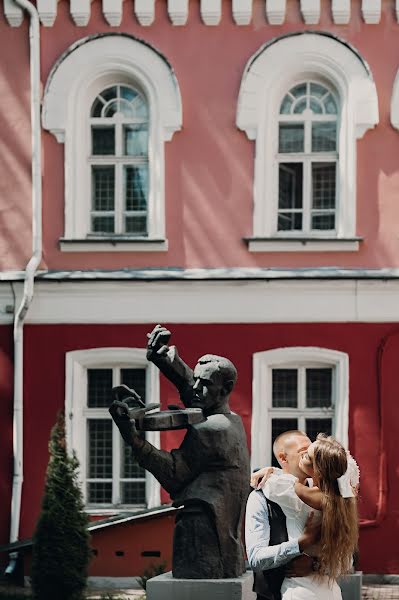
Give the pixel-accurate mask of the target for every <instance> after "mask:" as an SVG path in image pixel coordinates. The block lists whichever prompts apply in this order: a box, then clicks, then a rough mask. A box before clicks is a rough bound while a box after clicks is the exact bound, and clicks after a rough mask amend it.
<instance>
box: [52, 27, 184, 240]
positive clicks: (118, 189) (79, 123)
mask: <svg viewBox="0 0 399 600" xmlns="http://www.w3.org/2000/svg"><path fill="white" fill-rule="evenodd" d="M42 118H43V127H44V128H45V129H47V130H49V131H51V133H53V134H54V136H55V137H56V139H57V141H58V142H60V143H62V144H65V231H64V236H63V238H62V239H61V240H60V247H61V250H64V251H72V252H76V251H79V252H87V251H106V252H113V251H117V252H120V251H121V250H122V251H123V250H127V251H131V250H135V251H162V250H166V249H167V240H166V239H165V174H164V144H165V142H166V141H169V140H171V139H172V137H173V134H174V132H175V131H177V130H179V129H181V126H182V106H181V98H180V90H179V86H178V83H177V80H176V77H175V75H174V73H173V70H172V68H171V66H170V65H169V63H168V61H167V60H166V59H165V57H163V56H162V55H161V54H160V53H159V52H158V51H156V50H154V49H153V48H151V47H150V46H149V45H148V44H144V43H142V42H140V41H138V40H136V39H134V38H133V37H131V36H128V35H126V34H103V35H97V36H93V37H89V38H84V39H82V40H79V41H78V42H76V43H75V44H74V45H73V46H71V47H70V48H69V49H68V50H67V51H66V52H65V53H64V55H63V56H62V57H61V58H60V60H59V61H58V62H57V63H56V65H55V66H54V67H53V70H52V71H51V73H50V75H49V77H48V80H47V84H46V88H45V92H44V98H43V116H42Z"/></svg>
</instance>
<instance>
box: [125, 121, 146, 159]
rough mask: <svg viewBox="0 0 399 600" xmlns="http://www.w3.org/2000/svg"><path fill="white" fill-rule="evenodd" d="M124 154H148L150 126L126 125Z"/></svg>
mask: <svg viewBox="0 0 399 600" xmlns="http://www.w3.org/2000/svg"><path fill="white" fill-rule="evenodd" d="M123 140H124V142H123V143H124V150H123V152H124V154H125V155H126V156H146V155H147V152H148V126H147V125H146V124H143V125H124V127H123Z"/></svg>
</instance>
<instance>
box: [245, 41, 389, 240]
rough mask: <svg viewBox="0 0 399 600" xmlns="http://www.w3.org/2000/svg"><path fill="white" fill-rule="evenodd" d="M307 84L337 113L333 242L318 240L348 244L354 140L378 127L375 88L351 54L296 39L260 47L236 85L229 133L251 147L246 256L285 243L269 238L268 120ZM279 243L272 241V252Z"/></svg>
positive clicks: (272, 130)
mask: <svg viewBox="0 0 399 600" xmlns="http://www.w3.org/2000/svg"><path fill="white" fill-rule="evenodd" d="M307 80H309V81H312V80H313V81H316V82H317V81H318V82H320V83H321V84H322V85H325V86H327V87H330V88H333V89H334V90H335V91H336V95H337V101H338V102H339V106H340V114H339V130H340V134H339V139H338V141H337V142H338V143H337V156H338V157H339V173H338V174H337V191H336V193H337V220H336V227H335V233H334V235H329V236H323V239H325V240H330V241H333V240H342V241H345V242H351V241H353V240H355V241H356V140H357V139H359V138H361V137H362V136H363V135H364V134H365V132H366V131H367V130H368V129H370V128H372V127H374V126H375V125H376V123H377V122H378V102H377V91H376V86H375V84H374V81H373V78H372V76H371V73H370V70H369V68H368V66H367V65H366V64H365V63H364V61H363V60H362V58H361V57H360V56H359V55H358V54H357V53H356V51H355V50H353V48H351V47H350V46H349V45H347V44H345V43H344V42H341V41H340V40H338V39H337V38H335V37H333V36H332V35H329V34H321V33H317V32H315V33H310V32H304V33H299V34H290V35H288V36H284V37H281V38H277V39H276V40H273V41H272V42H270V43H268V44H266V45H265V46H263V47H262V48H261V49H260V50H259V51H258V52H257V53H256V54H255V55H254V56H252V57H251V59H250V60H249V61H248V63H247V65H246V68H245V71H244V75H243V78H242V81H241V88H240V93H239V98H238V108H237V127H238V128H239V129H242V130H243V131H245V132H246V134H247V136H248V138H249V139H251V140H255V141H256V158H255V174H254V216H253V234H252V237H251V238H250V241H251V247H250V250H252V251H264V250H260V249H259V244H257V240H258V239H260V240H261V243H262V244H263V245H264V242H265V240H267V239H271V240H276V239H277V240H279V239H280V238H282V237H283V238H287V235H286V232H278V231H277V202H278V169H277V168H276V152H277V147H278V119H277V118H276V117H277V115H278V114H279V109H280V105H281V102H282V99H283V98H284V95H285V94H286V93H287V92H288V90H290V89H291V88H292V87H293V86H294V85H295V84H296V83H300V82H302V81H307ZM293 233H294V232H293ZM296 237H297V238H298V235H296ZM303 237H304V236H302V238H303ZM313 237H315V238H320V232H317V231H314V232H313V234H312V235H310V236H308V239H309V240H310V241H311V240H312V238H313ZM297 241H298V240H297ZM300 241H301V243H302V242H304V241H306V239H301V240H300ZM281 244H282V240H281V239H280V247H279V251H281ZM345 245H346V246H347V244H345ZM345 245H344V246H345ZM257 246H258V248H257ZM294 246H295V247H294ZM294 246H292V245H290V243H289V241H288V243H287V245H286V250H287V251H290V250H295V251H297V250H298V246H297V244H296V245H295V244H294ZM307 249H309V247H308V248H307ZM326 249H327V248H326ZM334 249H335V250H340V249H341V248H339V247H337V246H335V247H334ZM342 249H347V248H345V247H344V248H342ZM352 249H357V245H356V244H355V245H354V247H353V248H352ZM274 251H275V250H274Z"/></svg>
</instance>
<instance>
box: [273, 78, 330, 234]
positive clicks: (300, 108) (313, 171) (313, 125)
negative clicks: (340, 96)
mask: <svg viewBox="0 0 399 600" xmlns="http://www.w3.org/2000/svg"><path fill="white" fill-rule="evenodd" d="M278 129H279V131H278V149H277V163H278V181H279V183H278V186H279V190H278V210H277V231H278V232H284V234H287V233H288V232H294V233H295V234H298V232H300V233H303V234H307V235H310V234H311V233H312V232H315V231H318V232H320V233H321V232H327V233H328V234H332V233H335V231H336V211H337V198H336V195H337V188H338V186H337V184H336V180H337V175H338V169H337V166H338V164H337V163H338V144H337V135H338V101H337V98H336V94H335V93H334V92H333V91H332V89H330V88H329V87H326V86H325V85H322V84H321V83H318V82H313V81H305V82H302V83H299V84H296V85H295V86H293V87H292V88H291V89H290V90H289V91H288V92H287V93H286V94H285V95H284V98H283V100H282V102H281V105H280V112H279V119H278Z"/></svg>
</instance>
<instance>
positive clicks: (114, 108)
mask: <svg viewBox="0 0 399 600" xmlns="http://www.w3.org/2000/svg"><path fill="white" fill-rule="evenodd" d="M119 108H120V107H119V100H112V102H110V103H109V104H107V106H106V108H105V109H104V111H103V117H108V118H111V117H113V116H114V115H115V113H117V112H119Z"/></svg>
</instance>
